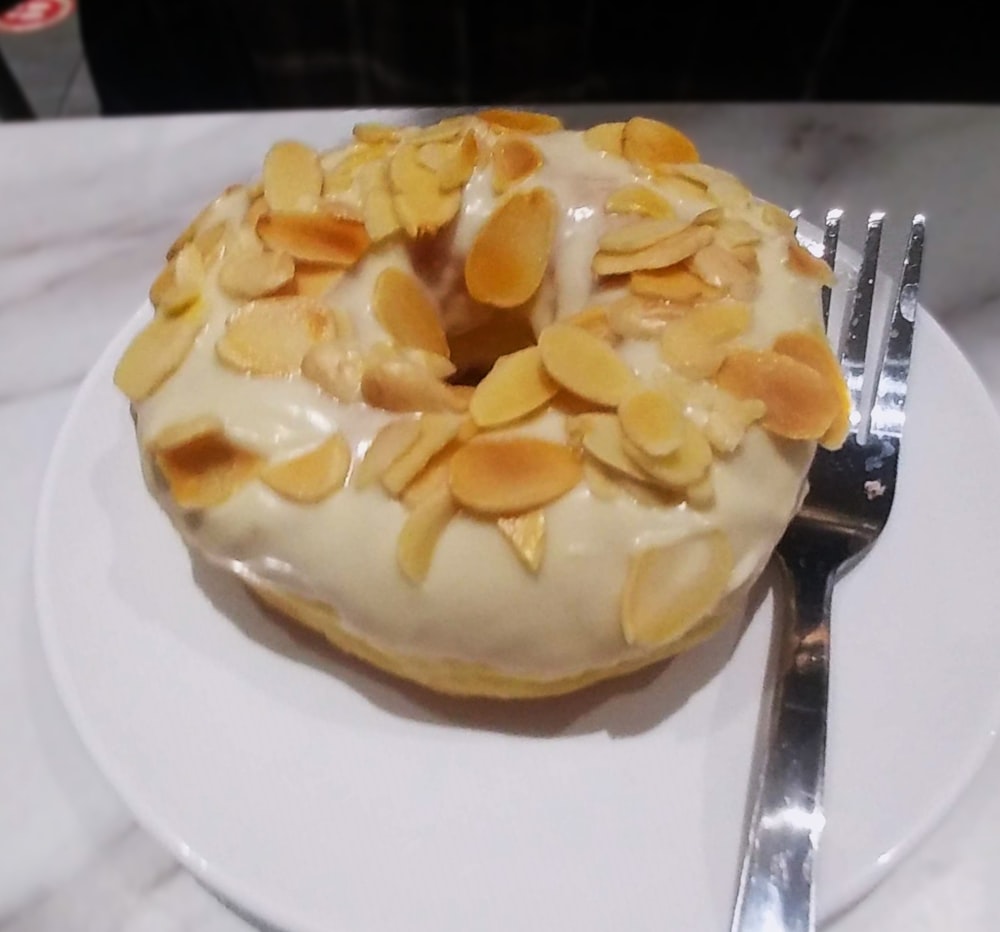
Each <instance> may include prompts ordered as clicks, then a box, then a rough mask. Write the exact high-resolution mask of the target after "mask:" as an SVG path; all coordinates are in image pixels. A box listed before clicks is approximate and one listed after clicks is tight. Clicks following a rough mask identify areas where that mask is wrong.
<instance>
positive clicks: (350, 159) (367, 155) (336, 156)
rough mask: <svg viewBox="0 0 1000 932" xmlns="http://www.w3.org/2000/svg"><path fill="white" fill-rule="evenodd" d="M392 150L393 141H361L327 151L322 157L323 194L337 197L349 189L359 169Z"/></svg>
mask: <svg viewBox="0 0 1000 932" xmlns="http://www.w3.org/2000/svg"><path fill="white" fill-rule="evenodd" d="M391 150H392V144H391V143H375V144H372V145H370V144H366V143H360V144H358V145H354V146H348V147H347V148H346V149H338V150H336V151H334V152H330V153H326V154H324V155H323V157H322V158H321V159H320V165H321V167H322V169H323V196H324V197H335V196H337V195H340V194H344V193H345V192H347V191H349V190H350V189H351V187H352V186H353V184H354V179H355V177H356V175H357V173H358V169H359V168H361V166H362V165H367V164H368V163H369V162H375V161H377V160H378V159H381V158H383V157H384V156H386V155H387V154H388V153H389V152H390V151H391Z"/></svg>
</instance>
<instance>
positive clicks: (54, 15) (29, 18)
mask: <svg viewBox="0 0 1000 932" xmlns="http://www.w3.org/2000/svg"><path fill="white" fill-rule="evenodd" d="M75 9H76V0H24V2H23V3H19V4H18V5H17V6H15V7H12V8H11V9H9V10H8V11H7V12H6V13H4V14H3V16H0V32H35V31H36V30H38V29H48V28H49V26H55V25H56V23H61V22H62V21H63V20H64V19H66V17H67V16H69V15H70V13H72V12H73V11H74V10H75Z"/></svg>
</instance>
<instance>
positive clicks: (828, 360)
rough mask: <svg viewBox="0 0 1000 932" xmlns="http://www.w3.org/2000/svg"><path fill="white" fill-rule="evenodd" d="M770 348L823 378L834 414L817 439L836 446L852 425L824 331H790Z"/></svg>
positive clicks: (847, 395) (843, 385) (831, 447)
mask: <svg viewBox="0 0 1000 932" xmlns="http://www.w3.org/2000/svg"><path fill="white" fill-rule="evenodd" d="M773 349H774V351H775V352H776V353H781V354H782V355H784V356H791V357H792V359H796V360H798V361H799V362H803V363H805V364H806V365H807V366H809V367H810V368H811V369H815V370H816V372H818V373H819V374H820V375H821V376H822V377H823V379H824V380H825V381H826V383H827V385H828V386H829V389H830V392H831V393H832V394H833V395H835V396H836V398H837V403H838V404H837V414H836V415H835V417H834V419H833V421H832V422H831V424H830V426H829V427H828V428H827V430H826V433H824V434H823V436H821V437H820V438H819V442H820V443H821V444H822V445H823V446H824V447H826V449H828V450H836V449H838V448H839V447H840V446H841V445H842V444H843V442H844V440H845V439H846V438H847V432H848V431H849V430H850V427H851V395H850V392H849V391H848V390H847V384H846V383H845V382H844V376H843V373H842V372H841V369H840V365H839V364H838V362H837V359H836V357H835V356H834V355H833V351H832V350H831V349H830V344H829V342H828V341H827V339H826V336H825V335H824V334H823V333H806V332H804V331H790V332H787V333H782V334H780V335H779V336H778V338H777V339H776V340H775V341H774V347H773Z"/></svg>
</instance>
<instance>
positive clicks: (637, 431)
mask: <svg viewBox="0 0 1000 932" xmlns="http://www.w3.org/2000/svg"><path fill="white" fill-rule="evenodd" d="M618 419H619V420H620V421H621V425H622V431H623V432H624V434H625V436H626V437H628V439H629V440H631V441H632V443H634V444H635V445H636V446H637V447H639V449H640V450H642V451H643V453H647V454H649V455H650V456H667V455H669V454H670V453H673V452H674V450H676V449H677V448H678V447H679V446H680V445H681V441H682V440H683V439H684V412H683V411H682V410H681V406H680V405H679V404H678V403H677V401H676V400H675V399H674V398H671V397H670V396H669V395H667V394H665V393H664V392H657V391H651V390H648V391H641V392H636V393H635V394H634V395H629V396H628V397H627V398H626V399H625V400H624V401H623V402H622V403H621V404H620V405H619V406H618Z"/></svg>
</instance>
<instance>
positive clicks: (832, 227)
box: [823, 207, 844, 330]
mask: <svg viewBox="0 0 1000 932" xmlns="http://www.w3.org/2000/svg"><path fill="white" fill-rule="evenodd" d="M843 216H844V212H843V211H842V210H841V209H840V208H839V207H834V208H833V210H831V211H830V212H829V213H827V215H826V232H825V233H824V234H823V258H824V259H825V260H826V264H827V265H828V266H830V271H831V272H832V271H834V268H835V266H836V264H837V243H838V242H839V241H840V218H841V217H843ZM831 293H832V289H830V288H824V289H823V329H824V330H829V328H830V295H831Z"/></svg>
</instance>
